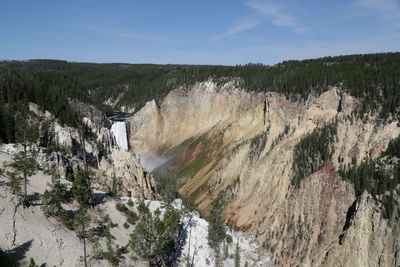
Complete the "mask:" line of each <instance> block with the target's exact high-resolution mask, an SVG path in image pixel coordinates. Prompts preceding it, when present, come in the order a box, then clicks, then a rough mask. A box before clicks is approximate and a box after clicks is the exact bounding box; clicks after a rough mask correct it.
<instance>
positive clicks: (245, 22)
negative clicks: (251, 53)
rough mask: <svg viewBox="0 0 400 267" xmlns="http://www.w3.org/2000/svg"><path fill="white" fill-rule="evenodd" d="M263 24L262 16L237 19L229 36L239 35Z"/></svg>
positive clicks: (229, 31)
mask: <svg viewBox="0 0 400 267" xmlns="http://www.w3.org/2000/svg"><path fill="white" fill-rule="evenodd" d="M262 23H263V18H261V17H260V16H255V15H252V16H247V17H240V18H238V19H236V21H235V23H234V24H233V25H232V26H231V28H230V29H229V30H228V32H227V34H228V35H233V34H237V33H239V32H242V31H245V30H250V29H253V28H254V27H256V26H258V25H260V24H262Z"/></svg>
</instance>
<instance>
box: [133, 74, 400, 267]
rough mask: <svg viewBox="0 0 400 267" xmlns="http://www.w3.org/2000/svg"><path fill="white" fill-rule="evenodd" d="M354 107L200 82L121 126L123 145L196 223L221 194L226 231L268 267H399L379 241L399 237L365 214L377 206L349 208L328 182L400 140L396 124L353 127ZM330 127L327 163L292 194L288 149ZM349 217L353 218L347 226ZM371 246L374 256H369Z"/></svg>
mask: <svg viewBox="0 0 400 267" xmlns="http://www.w3.org/2000/svg"><path fill="white" fill-rule="evenodd" d="M357 103H358V101H357V100H356V99H354V98H353V97H351V96H349V95H346V94H345V93H342V92H341V91H340V90H339V89H338V88H327V91H326V92H324V93H323V94H321V95H319V96H314V97H311V96H310V97H309V99H308V100H306V101H297V102H292V101H290V100H288V99H287V98H285V97H284V96H282V95H279V94H277V93H274V92H270V93H251V92H245V91H244V90H241V89H240V87H239V83H238V81H236V80H231V81H228V82H225V83H222V84H220V83H217V82H214V81H212V80H209V81H207V82H203V83H197V84H195V85H194V86H192V87H190V88H178V89H176V90H174V91H171V92H170V93H169V94H168V95H167V96H166V97H165V98H164V99H163V101H162V102H161V103H156V102H155V101H152V102H149V103H147V104H146V106H145V107H144V108H143V109H141V110H140V111H138V112H137V113H136V114H135V115H134V116H133V117H131V118H129V120H128V123H129V127H130V131H129V132H130V136H129V142H130V146H131V147H132V149H133V151H135V152H136V153H138V154H140V155H142V156H146V155H147V154H155V155H157V156H160V157H165V158H166V159H167V160H169V163H167V164H165V165H164V166H162V167H160V168H159V169H158V170H156V171H155V172H157V173H162V174H163V176H165V175H169V176H172V177H175V178H176V181H177V184H178V186H179V191H180V193H181V194H182V195H186V196H188V198H189V200H190V201H191V202H192V203H193V204H195V205H196V207H197V208H198V209H199V210H200V211H201V212H202V213H203V214H207V212H208V207H209V205H210V203H211V200H212V199H213V198H215V197H216V196H217V195H218V193H219V192H224V197H225V200H226V201H227V205H226V207H225V211H224V218H225V219H226V221H227V223H228V224H229V225H230V226H232V227H234V228H236V229H239V230H243V231H246V232H247V233H249V234H252V235H254V236H256V237H257V238H258V240H259V241H261V242H264V244H265V247H266V249H267V250H268V251H269V252H270V253H271V256H272V258H273V260H274V261H275V263H276V264H277V265H281V266H295V265H305V266H316V265H328V266H338V265H339V266H348V265H354V266H365V265H364V264H366V265H372V266H375V264H376V263H379V264H377V265H384V266H393V265H395V264H397V265H398V264H399V263H400V261H399V257H400V256H399V254H400V252H399V247H400V245H399V239H398V238H391V239H390V241H388V242H383V241H382V240H381V239H384V238H390V237H393V235H395V234H397V236H398V235H399V230H398V227H397V228H393V227H392V226H389V224H388V223H384V219H382V216H381V213H379V212H375V213H374V209H377V207H376V206H374V205H377V204H374V202H373V200H372V199H371V198H369V197H368V195H363V198H362V200H361V201H360V200H359V201H358V202H357V206H356V207H355V206H354V205H355V204H354V203H356V202H355V200H356V197H355V194H354V189H353V186H352V185H351V184H350V183H349V182H347V181H344V180H342V178H341V177H340V176H339V175H338V174H337V170H338V167H339V158H341V159H343V162H344V163H345V164H347V163H349V162H351V160H352V159H353V158H354V159H355V160H357V161H358V162H360V161H362V160H363V159H365V158H366V157H376V155H379V153H380V152H382V151H384V150H385V149H386V146H387V144H388V142H389V141H390V140H391V139H393V138H395V137H396V136H398V135H399V133H400V128H399V127H398V126H397V122H393V123H391V124H383V123H379V120H378V119H377V118H375V117H374V116H372V115H370V116H367V117H368V119H366V120H364V121H361V120H359V119H356V118H355V117H354V116H353V115H352V113H353V111H354V109H355V108H356V107H357ZM334 120H336V121H337V138H336V140H335V143H334V148H335V153H334V155H333V157H332V162H328V163H326V164H325V165H324V166H323V167H322V168H321V169H320V170H319V171H317V172H315V173H314V174H312V175H311V176H309V177H307V178H305V179H304V180H303V181H302V182H301V184H300V186H299V188H294V187H293V186H292V185H291V180H292V178H293V170H292V164H293V149H294V148H295V146H296V144H298V142H299V141H300V140H301V138H303V137H304V136H306V134H307V133H310V132H312V131H313V130H314V129H316V128H318V127H322V126H324V125H325V124H326V123H330V122H333V121H334ZM353 204H354V205H353ZM352 208H353V209H355V208H357V213H355V214H356V215H355V217H354V218H353V219H352V220H350V218H349V216H350V215H349V210H350V211H351V209H352ZM350 213H351V212H350ZM374 216H375V217H374ZM371 225H373V226H371ZM345 226H346V227H345ZM374 227H378V228H379V230H377V229H375V228H374ZM371 228H373V229H374V230H371ZM360 235H362V236H360ZM376 240H381V241H379V242H378V243H379V250H378V251H374V250H373V249H372V248H371V247H373V244H372V242H375V241H376ZM339 241H340V244H339ZM382 253H385V254H388V255H389V254H393V255H395V253H397V254H396V255H397V256H393V257H391V258H390V257H389V256H384V257H383V256H381V254H382ZM362 255H363V256H362ZM364 256H365V257H367V259H366V260H363V259H362V257H364ZM349 257H353V258H354V259H352V260H351V259H349ZM382 257H383V258H382ZM396 257H397V259H396ZM380 258H382V260H380Z"/></svg>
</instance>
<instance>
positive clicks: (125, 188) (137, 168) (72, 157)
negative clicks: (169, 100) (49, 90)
mask: <svg viewBox="0 0 400 267" xmlns="http://www.w3.org/2000/svg"><path fill="white" fill-rule="evenodd" d="M71 101H72V100H71ZM71 103H72V105H74V106H75V107H76V109H78V110H79V112H80V114H81V116H82V117H83V121H84V123H85V125H87V127H88V129H90V132H91V133H90V137H87V138H85V139H84V141H83V140H82V139H81V137H80V134H79V131H78V130H77V129H76V128H73V127H67V126H62V125H60V123H59V122H58V120H57V119H56V118H55V117H54V116H53V115H52V114H51V113H49V112H47V111H41V110H40V107H39V106H37V105H36V104H33V103H30V110H31V111H32V112H34V113H35V114H36V115H37V116H38V117H39V118H40V119H39V120H40V121H42V123H43V122H44V121H50V122H51V123H52V125H53V126H52V127H53V128H54V135H55V136H54V140H55V142H56V143H57V144H58V146H59V147H60V148H61V149H58V150H57V149H56V150H55V151H48V150H46V149H42V150H41V153H39V162H40V163H41V165H42V166H43V168H44V169H53V168H56V169H57V170H58V172H59V173H60V175H61V177H62V178H67V179H68V178H69V177H68V176H70V175H73V174H74V173H76V171H77V170H79V169H84V159H86V161H87V162H88V165H89V167H90V169H91V171H93V173H94V175H95V180H94V183H93V186H95V188H97V189H99V190H103V191H105V192H107V191H110V190H111V188H112V186H113V183H114V184H118V185H119V190H120V193H121V194H123V195H128V196H132V197H144V198H146V199H154V197H155V181H154V178H153V176H152V175H151V174H149V173H148V172H147V171H146V170H145V169H144V168H143V167H142V166H141V165H140V162H139V160H138V158H137V157H136V156H135V154H134V153H133V152H132V151H128V150H126V149H120V148H119V147H118V145H117V143H116V138H115V136H114V135H113V134H112V132H111V131H110V129H109V128H107V126H110V125H111V123H110V122H109V121H108V120H107V118H106V117H105V116H104V114H103V113H102V112H101V111H100V110H98V109H97V108H95V107H94V106H90V105H87V104H84V103H80V102H78V101H76V100H75V101H72V102H71ZM83 142H84V144H83ZM6 148H7V146H4V147H3V148H2V150H4V149H6ZM10 148H11V149H13V148H12V147H10ZM83 154H85V157H84V156H83Z"/></svg>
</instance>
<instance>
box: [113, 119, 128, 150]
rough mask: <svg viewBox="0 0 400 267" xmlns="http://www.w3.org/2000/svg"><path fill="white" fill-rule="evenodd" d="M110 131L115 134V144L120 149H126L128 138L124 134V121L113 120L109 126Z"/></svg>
mask: <svg viewBox="0 0 400 267" xmlns="http://www.w3.org/2000/svg"><path fill="white" fill-rule="evenodd" d="M111 132H112V133H113V134H114V136H115V140H116V141H117V145H118V146H119V147H120V148H122V149H128V138H127V136H126V124H125V121H115V122H114V123H113V125H112V126H111Z"/></svg>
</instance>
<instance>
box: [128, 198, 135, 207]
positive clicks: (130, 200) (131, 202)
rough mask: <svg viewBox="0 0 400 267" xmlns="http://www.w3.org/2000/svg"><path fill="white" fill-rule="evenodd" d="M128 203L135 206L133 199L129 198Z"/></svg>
mask: <svg viewBox="0 0 400 267" xmlns="http://www.w3.org/2000/svg"><path fill="white" fill-rule="evenodd" d="M127 204H128V206H129V207H133V205H134V203H133V201H132V199H129V200H128V203H127Z"/></svg>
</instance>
